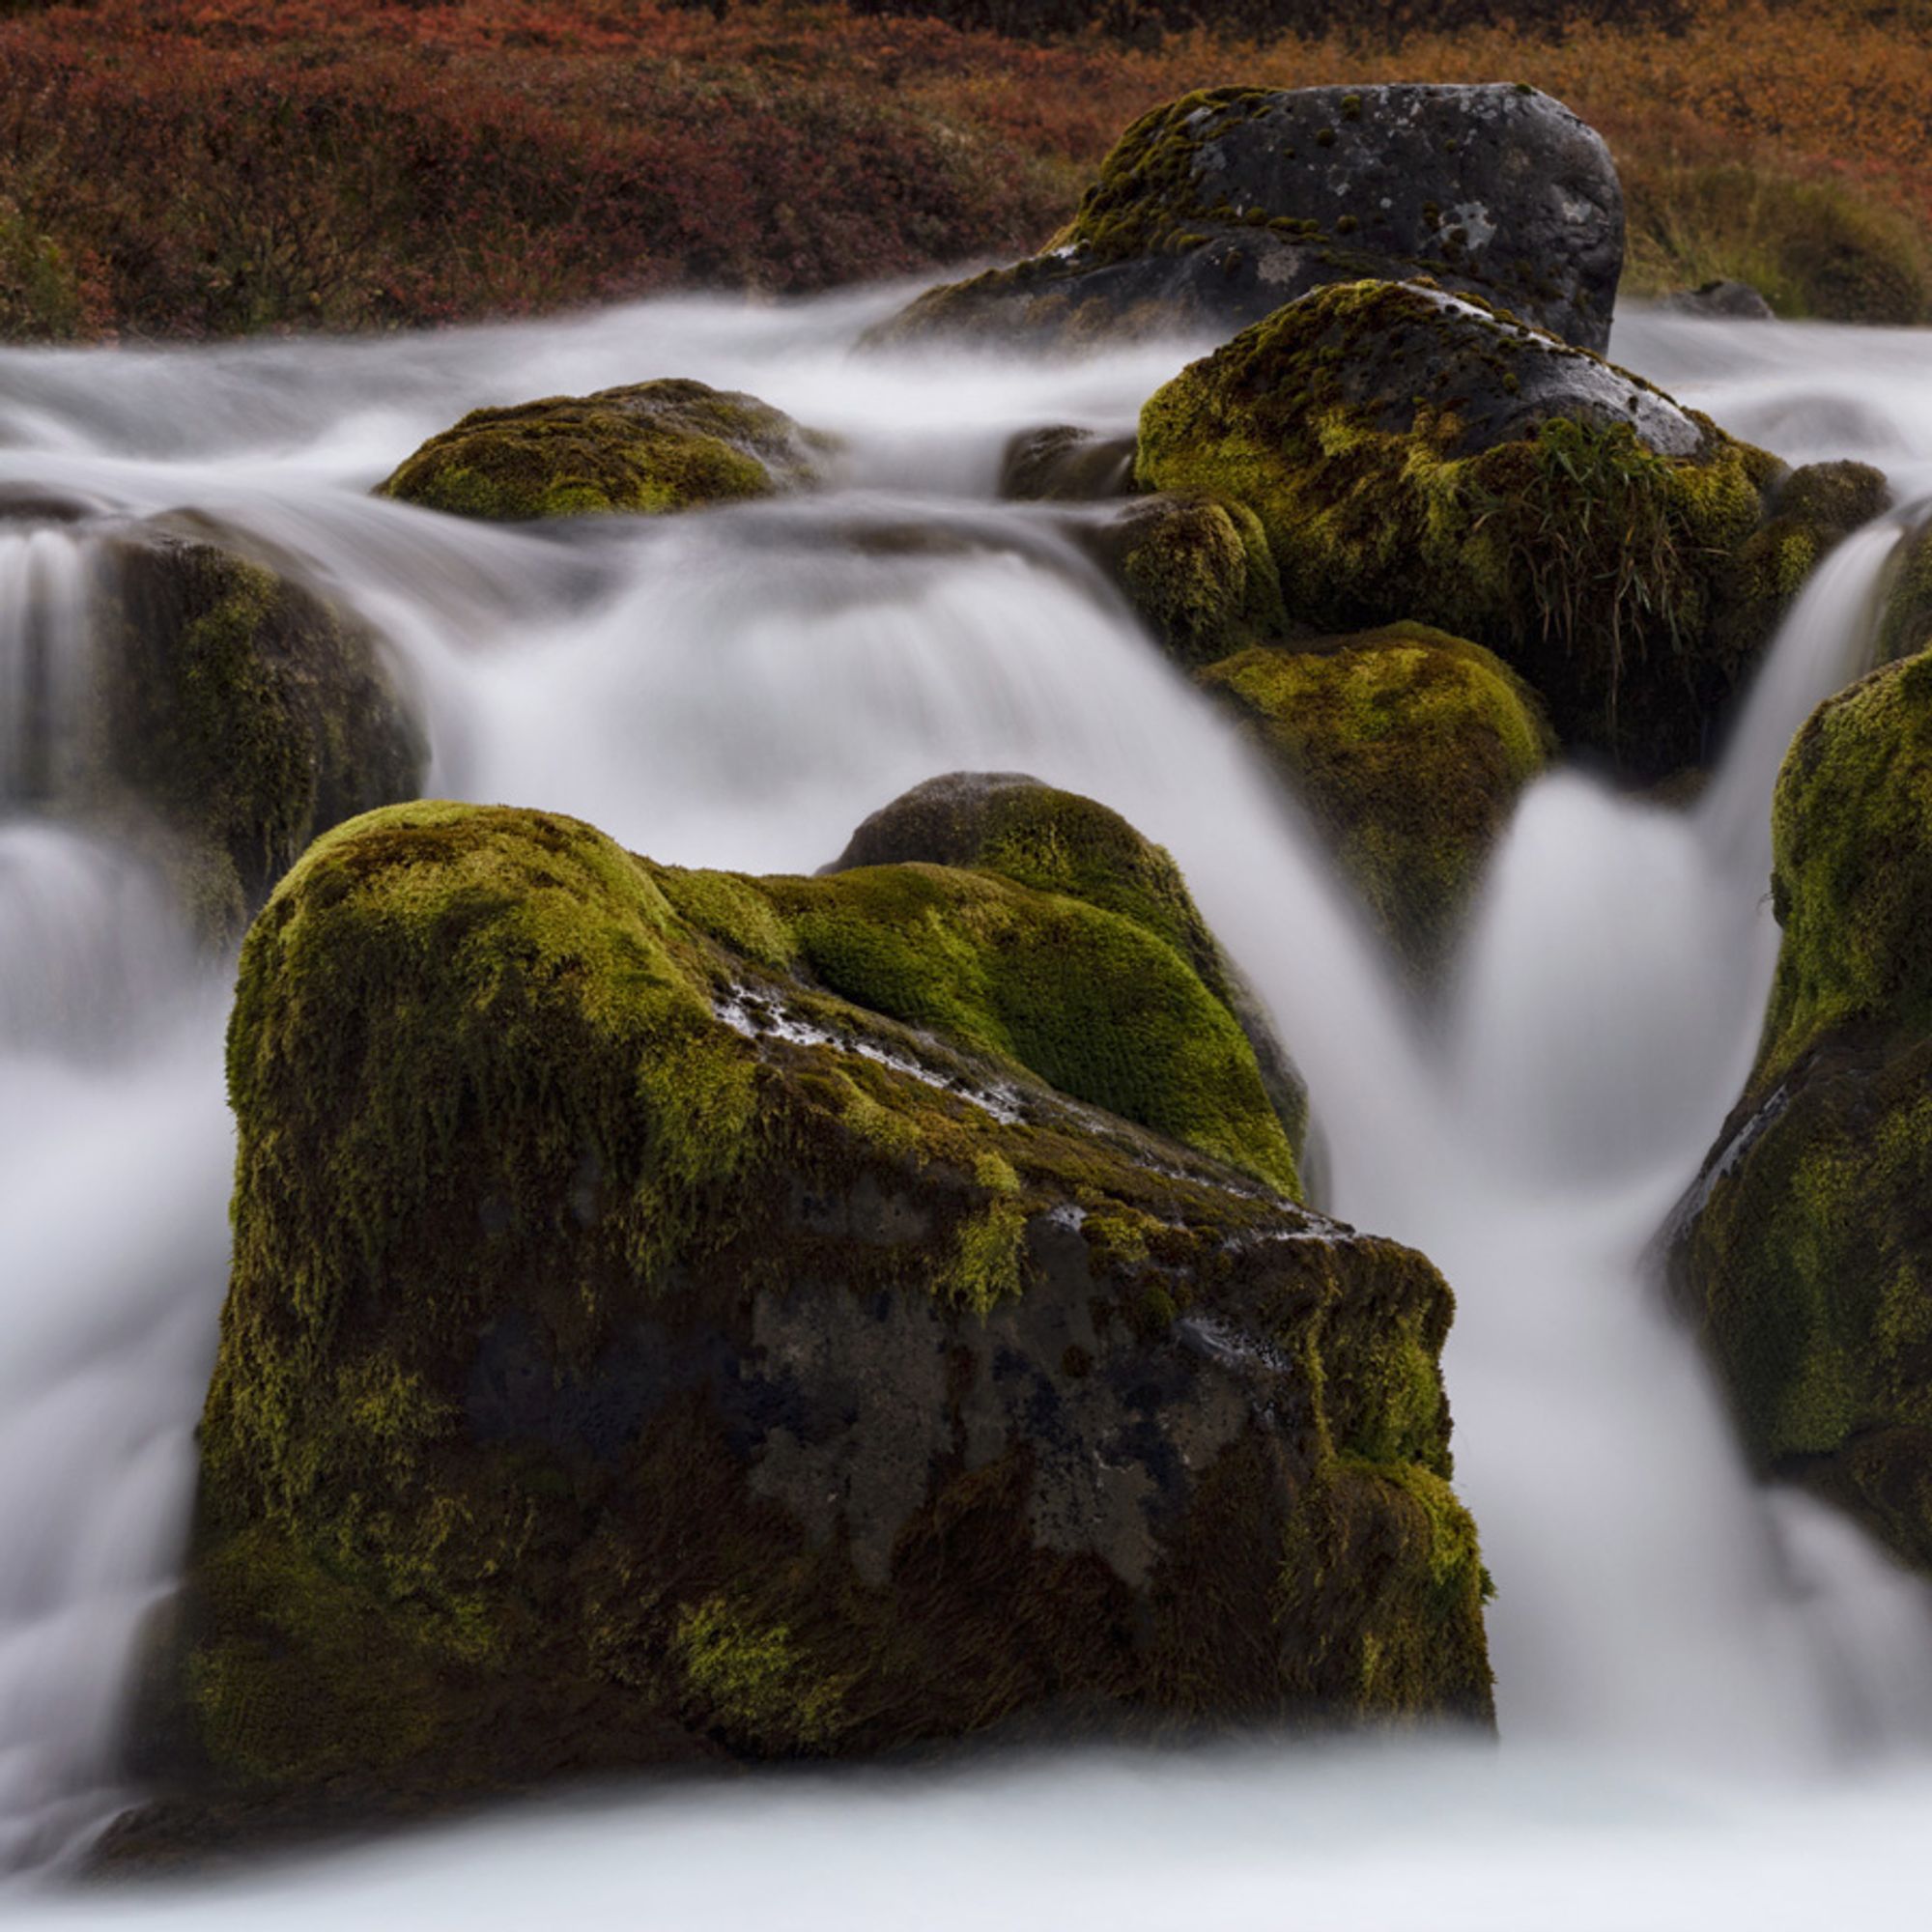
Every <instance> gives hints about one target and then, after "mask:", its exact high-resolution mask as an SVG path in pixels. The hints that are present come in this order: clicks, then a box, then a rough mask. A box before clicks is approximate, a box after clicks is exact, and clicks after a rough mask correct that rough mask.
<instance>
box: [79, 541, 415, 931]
mask: <svg viewBox="0 0 1932 1932" xmlns="http://www.w3.org/2000/svg"><path fill="white" fill-rule="evenodd" d="M98 609H99V616H98V621H97V623H96V626H95V636H96V652H97V661H96V666H95V682H96V685H97V687H98V694H99V695H98V702H99V729H98V738H99V743H98V745H97V746H96V747H95V752H96V773H95V781H94V803H95V804H96V805H97V806H99V807H105V808H106V809H109V810H112V808H113V806H114V804H115V802H116V801H117V800H121V799H131V800H132V801H133V802H135V803H136V804H138V806H139V807H140V808H141V809H142V810H143V811H144V812H147V813H152V814H153V815H154V816H155V817H156V818H157V819H158V820H159V822H160V825H161V827H162V828H163V831H164V834H165V837H164V841H163V849H162V851H161V853H160V856H161V858H162V860H163V863H164V864H165V865H166V866H167V867H168V869H169V870H170V871H171V872H172V874H173V876H174V879H175V882H176V885H177V887H178V888H179V889H180V891H181V892H182V893H183V895H185V898H186V899H187V901H188V911H189V913H190V916H191V918H192V921H193V923H194V924H195V925H196V926H197V927H198V928H199V929H200V930H201V931H202V932H203V933H204V934H206V935H207V936H209V937H211V938H214V939H217V940H222V941H226V942H232V940H233V938H234V937H235V936H236V935H237V934H239V932H240V930H241V926H242V924H243V923H245V919H246V916H247V915H248V914H249V913H252V912H253V911H254V909H255V908H256V907H257V906H259V905H260V904H261V902H262V901H263V899H264V898H266V897H267V895H268V894H269V890H270V887H271V886H272V885H273V884H274V883H275V881H276V880H277V879H278V878H280V877H281V875H282V873H283V872H284V871H286V870H287V869H288V867H290V866H291V865H292V864H294V862H295V860H296V858H297V857H298V854H299V853H300V852H301V850H302V849H303V847H304V846H306V845H307V844H308V842H309V840H310V839H311V838H314V837H315V836H316V835H317V834H318V833H321V832H325V831H327V829H328V828H329V827H330V826H332V825H335V824H338V823H340V822H341V821H342V820H343V819H345V818H351V817H354V816H355V814H356V813H358V812H362V811H366V810H370V809H371V808H373V807H376V806H380V805H388V804H393V803H395V802H397V801H399V800H403V799H409V798H413V797H414V796H415V795H416V793H417V791H418V789H419V788H420V785H421V781H422V774H423V770H424V767H425V765H426V763H427V753H426V747H425V744H424V739H423V735H422V731H421V728H420V726H419V725H418V724H417V723H416V720H415V718H414V716H413V715H412V710H411V708H410V706H409V704H408V703H407V701H406V700H405V698H404V696H403V695H402V692H401V690H400V689H399V686H398V682H397V676H396V671H395V668H394V667H393V665H392V664H391V663H390V661H389V659H388V656H387V654H386V653H385V651H384V647H383V645H382V642H381V640H380V639H378V638H377V637H376V635H375V634H374V633H373V632H371V631H370V630H369V629H368V628H367V627H366V626H365V625H363V624H361V623H359V622H358V621H356V620H355V618H353V617H351V616H348V615H346V614H345V613H344V612H342V611H339V610H337V609H335V608H334V607H332V606H331V605H329V604H327V603H326V602H325V601H324V600H323V599H322V598H320V597H318V596H317V595H315V594H314V593H312V592H311V591H309V590H306V589H304V588H303V587H301V586H300V585H299V584H297V583H295V582H291V581H289V580H288V579H286V578H283V577H280V576H277V575H276V574H275V573H274V572H273V571H270V570H268V569H266V568H264V567H263V566H262V565H260V564H258V563H255V562H252V561H250V560H249V559H247V558H245V557H242V556H240V555H238V554H236V553H234V552H233V551H230V550H225V549H223V548H221V547H219V546H217V545H214V544H210V543H201V542H194V541H188V540H185V539H183V538H179V537H173V536H165V535H148V534H142V535H137V536H133V537H129V538H127V539H124V540H121V541H119V542H117V543H115V544H114V545H113V546H111V548H110V549H109V550H108V552H107V554H106V556H105V559H104V562H103V565H102V569H101V574H100V584H99V607H98Z"/></svg>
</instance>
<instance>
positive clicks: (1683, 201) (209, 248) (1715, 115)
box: [0, 0, 1932, 341]
mask: <svg viewBox="0 0 1932 1932" xmlns="http://www.w3.org/2000/svg"><path fill="white" fill-rule="evenodd" d="M1505 13H1507V14H1509V15H1510V16H1512V18H1513V19H1514V21H1516V22H1518V23H1520V24H1510V23H1509V22H1507V21H1505V20H1503V19H1502V18H1501V17H1500V16H1501V15H1502V14H1505ZM1209 14H1211V16H1212V17H1211V20H1208V15H1209ZM933 16H943V17H933ZM1204 22H1205V24H1204ZM1498 75H1506V76H1509V77H1511V78H1518V79H1521V80H1524V81H1527V82H1529V83H1531V84H1533V85H1536V86H1538V87H1542V88H1545V89H1547V90H1548V91H1549V92H1550V93H1552V94H1555V95H1557V96H1559V97H1560V98H1561V99H1564V100H1566V101H1568V102H1569V103H1570V104H1571V105H1572V106H1574V107H1575V108H1576V109H1577V111H1578V112H1579V113H1580V114H1582V115H1583V116H1584V117H1585V118H1586V119H1587V120H1589V121H1590V122H1591V123H1592V124H1593V125H1594V126H1596V127H1598V128H1601V129H1602V130H1603V132H1604V133H1605V136H1606V138H1607V139H1608V140H1609V142H1610V144H1611V146H1612V148H1613V149H1614V151H1615V153H1616V156H1617V158H1618V161H1619V164H1620V166H1621V168H1622V170H1623V173H1624V177H1625V181H1626V184H1627V186H1628V188H1629V191H1630V199H1631V216H1632V219H1631V237H1632V247H1631V267H1630V272H1629V275H1628V277H1627V282H1626V286H1627V288H1631V289H1634V290H1636V291H1638V292H1650V291H1656V290H1662V289H1665V288H1672V287H1680V286H1695V285H1697V284H1699V283H1701V282H1703V281H1706V280H1709V279H1712V278H1714V277H1717V276H1738V277H1741V278H1743V279H1746V280H1749V281H1752V282H1754V283H1756V284H1757V285H1758V286H1760V287H1761V288H1763V290H1764V291H1765V293H1766V294H1767V295H1768V296H1769V297H1770V298H1771V300H1772V302H1773V304H1774V306H1776V307H1777V308H1779V309H1780V310H1782V311H1783V312H1785V313H1788V314H1821V315H1828V316H1842V317H1847V318H1851V319H1858V320H1872V321H1895V322H1907V321H1915V320H1918V319H1919V318H1920V317H1921V316H1922V315H1923V314H1924V313H1925V312H1926V310H1927V308H1928V291H1932V273H1928V267H1927V264H1928V259H1932V250H1928V244H1927V239H1926V236H1927V215H1928V210H1932V152H1929V151H1928V150H1927V148H1926V146H1925V142H1924V129H1925V128H1926V126H1927V125H1928V123H1932V7H1927V6H1924V5H1918V4H1897V5H1891V6H1882V5H1878V4H1874V0H1808V4H1805V5H1804V6H1803V7H1802V8H1800V7H1799V6H1798V5H1797V4H1796V0H1781V3H1780V0H1704V4H1696V0H1667V4H1666V0H1660V4H1659V5H1656V6H1642V7H1611V6H1608V5H1605V4H1593V0H1583V4H1577V3H1576V0H1519V3H1518V4H1516V5H1512V6H1509V7H1507V8H1504V7H1501V6H1492V5H1490V4H1488V0H1452V4H1449V5H1431V6H1421V5H1417V4H1412V0H1374V3H1373V4H1367V5H1360V6H1350V7H1343V6H1340V5H1338V4H1336V0H1247V4H1241V5H1236V6H1234V7H1221V6H1215V7H1212V8H1209V7H1207V6H1206V5H1204V4H1203V3H1202V0H858V4H856V5H854V6H851V7H846V6H832V5H809V4H783V0H750V4H738V0H703V3H702V4H699V5H685V6H679V5H675V4H669V0H600V4H598V5H595V6H589V7H580V6H565V5H563V4H561V0H443V4H422V3H421V0H338V4H335V5H330V6H324V5H322V4H320V0H292V4H280V0H275V3H274V4H271V0H197V4H193V5H185V6H184V5H179V4H164V0H96V4H94V5H91V6H43V5H25V6H22V5H20V4H19V0H12V4H0V340H15V341H20V340H47V339H54V340H67V339H88V338H99V337H102V336H112V335H116V334H122V335H140V336H197V335H209V334H222V333H235V332H241V331H244V330H251V329H262V328H271V329H291V328H302V327H332V328H380V327H395V326H403V325H412V324H422V323H435V322H440V321H448V320H453V319H459V318H467V317H472V316H480V315H516V314H527V313H534V312H541V311H544V310H549V309H554V308H559V307H565V306H569V305H572V304H578V303H582V302H588V301H596V300H605V299H611V298H622V297H627V296H635V295H641V294H645V293H648V292H650V291H652V290H657V289H664V288H669V287H678V286H696V285H710V286H726V287H748V288H755V289H760V290H766V291H771V292H775V293H802V292H808V291H810V290H814V289H819V288H824V287H828V286H833V285H836V284H838V283H840V282H846V281H852V280H856V279H860V278H864V277H873V276H877V275H880V274H895V273H913V272H917V271H919V270H923V269H927V268H931V267H936V266H938V265H941V264H944V263H950V262H956V261H960V260H964V259H968V258H973V257H980V258H998V257H1012V256H1016V255H1020V254H1024V253H1027V252H1029V251H1031V250H1032V249H1033V248H1035V247H1037V245H1038V244H1039V243H1040V242H1041V241H1043V240H1044V239H1045V238H1046V237H1047V236H1048V235H1050V234H1051V233H1052V232H1053V230H1054V229H1055V228H1057V227H1058V226H1059V225H1060V223H1061V222H1062V221H1064V220H1065V217H1066V215H1067V213H1069V212H1070V210H1071V208H1072V206H1073V203H1074V201H1075V199H1076V198H1077V194H1078V190H1079V187H1080V185H1081V183H1082V182H1083V180H1084V179H1085V178H1086V176H1087V175H1088V174H1089V173H1090V171H1091V170H1092V168H1093V167H1094V163H1095V162H1096V161H1097V160H1098V159H1099V157H1100V156H1101V155H1102V154H1104V153H1105V151H1106V149H1107V148H1108V146H1109V145H1110V144H1111V143H1112V141H1113V140H1114V139H1115V138H1116V136H1117V135H1118V134H1119V133H1120V131H1121V129H1122V128H1124V127H1125V126H1126V125H1127V123H1128V122H1129V121H1131V120H1132V119H1133V118H1134V117H1135V116H1136V115H1137V114H1139V113H1141V112H1143V111H1144V110H1145V109H1146V108H1148V107H1149V106H1151V105H1152V104H1153V103H1155V102H1157V101H1160V100H1163V99H1171V98H1173V97H1174V96H1176V95H1179V94H1181V93H1184V92H1186V91H1187V90H1188V89H1190V88H1192V87H1196V86H1200V85H1203V84H1211V83H1214V82H1219V81H1228V80H1241V81H1246V82H1251V83H1256V84H1263V85H1272V86H1285V87H1294V86H1305V85H1311V84H1315V83H1319V82H1338V81H1349V80H1364V81H1368V80H1378V79H1394V78H1406V79H1417V80H1468V79H1493V78H1495V77H1497V76H1498Z"/></svg>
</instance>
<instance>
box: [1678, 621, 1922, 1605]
mask: <svg viewBox="0 0 1932 1932" xmlns="http://www.w3.org/2000/svg"><path fill="white" fill-rule="evenodd" d="M1773 829H1774V838H1775V846H1776V869H1775V872H1774V877H1773V903H1774V906H1775V907H1776V913H1777V917H1778V920H1779V922H1780V923H1781V924H1782V925H1783V927H1784V943H1783V948H1782V951H1781V952H1780V954H1779V957H1778V965H1777V977H1776V985H1775V987H1774V990H1773V993H1772V1000H1771V1008H1770V1011H1769V1014H1768V1016H1767V1019H1766V1022H1765V1032H1764V1038H1763V1043H1762V1046H1761V1048H1760V1051H1759V1056H1758V1062H1757V1065H1756V1067H1755V1069H1754V1070H1753V1072H1752V1074H1751V1077H1750V1081H1749V1084H1748V1086H1747V1090H1746V1093H1745V1094H1744V1097H1743V1099H1742V1100H1741V1101H1740V1103H1739V1105H1738V1107H1737V1109H1736V1110H1735V1112H1734V1113H1733V1115H1732V1117H1731V1120H1730V1121H1729V1122H1728V1123H1727V1125H1726V1127H1725V1129H1724V1132H1723V1134H1722V1136H1721V1137H1720V1139H1719V1143H1718V1146H1717V1147H1716V1148H1715V1149H1714V1150H1713V1151H1712V1153H1711V1156H1710V1159H1709V1160H1708V1161H1707V1162H1706V1164H1705V1169H1704V1173H1703V1175H1702V1176H1701V1178H1700V1179H1699V1180H1698V1182H1697V1184H1696V1186H1695V1188H1694V1189H1693V1191H1692V1193H1691V1195H1690V1199H1689V1201H1688V1202H1687V1204H1686V1206H1685V1208H1684V1209H1683V1210H1682V1212H1681V1214H1680V1218H1679V1225H1678V1231H1677V1235H1676V1238H1675V1242H1674V1250H1673V1272H1674V1277H1675V1282H1676V1287H1677V1290H1678V1293H1679V1294H1680V1295H1681V1297H1682V1298H1683V1299H1684V1301H1685V1302H1686V1304H1687V1306H1688V1307H1689V1308H1690V1311H1691V1313H1692V1315H1693V1317H1694V1319H1695V1320H1696V1321H1698V1323H1699V1325H1700V1326H1701V1328H1702V1331H1703V1334H1704V1336H1705V1339H1706V1341H1707V1343H1708V1345H1709V1347H1710V1350H1711V1352H1712V1354H1713V1356H1714V1357H1715V1359H1716V1361H1717V1364H1718V1367H1719V1372H1720V1374H1721V1376H1722V1378H1723V1380H1724V1383H1725V1385H1726V1387H1727V1388H1728V1390H1729V1392H1730V1395H1731V1397H1732V1400H1733V1403H1734V1406H1735V1407H1736V1410H1737V1414H1738V1417H1739V1420H1740V1423H1741V1425H1742V1430H1743V1434H1744V1437H1745V1441H1746V1443H1747V1447H1748V1449H1749V1451H1750V1453H1751V1455H1752V1457H1753V1458H1754V1459H1755V1461H1756V1463H1758V1465H1759V1466H1760V1467H1761V1468H1762V1469H1764V1470H1766V1471H1768V1472H1770V1473H1773V1474H1776V1475H1781V1476H1786V1477H1790V1478H1794V1479H1798V1480H1803V1481H1804V1482H1807V1483H1809V1484H1811V1485H1812V1486H1813V1487H1815V1488H1817V1489H1819V1490H1820V1491H1822V1492H1825V1493H1826V1494H1828V1495H1832V1496H1833V1497H1835V1498H1836V1499H1838V1500H1839V1501H1841V1502H1843V1503H1844V1504H1846V1505H1847V1506H1848V1507H1849V1508H1851V1509H1852V1510H1853V1511H1854V1512H1855V1513H1856V1514H1858V1515H1859V1516H1860V1517H1861V1518H1862V1519H1863V1520H1865V1521H1866V1522H1867V1523H1869V1524H1870V1525H1871V1526H1872V1527H1873V1528H1874V1529H1875V1530H1876V1531H1877V1532H1878V1533H1879V1534H1880V1535H1882V1536H1883V1537H1885V1538H1886V1539H1887V1540H1888V1541H1889V1543H1890V1544H1891V1545H1892V1546H1893V1547H1894V1548H1896V1549H1898V1550H1899V1551H1900V1552H1901V1553H1902V1554H1903V1555H1905V1556H1906V1557H1908V1558H1909V1559H1910V1560H1911V1561H1913V1562H1914V1563H1916V1564H1918V1566H1919V1567H1921V1568H1923V1569H1927V1570H1932V655H1920V656H1917V657H1913V658H1910V659H1907V660H1905V661H1903V662H1902V663H1898V664H1894V665H1891V666H1889V667H1887V668H1883V669H1881V670H1878V671H1875V672H1874V673H1872V674H1871V675H1870V676H1869V677H1867V678H1865V679H1864V680H1862V681H1861V683H1859V684H1856V685H1854V686H1853V687H1852V688H1851V689H1850V690H1849V691H1847V692H1845V693H1844V694H1842V695H1841V696H1838V697H1836V698H1834V699H1833V700H1832V701H1831V702H1829V703H1827V704H1826V705H1824V706H1823V707H1821V708H1820V709H1819V711H1817V712H1816V713H1815V714H1814V715H1813V717H1812V718H1811V720H1810V722H1809V723H1808V724H1807V725H1805V726H1804V730H1803V731H1802V732H1801V733H1800V734H1799V736H1798V738H1797V740H1796V741H1795V743H1794V744H1793V746H1792V749H1791V752H1790V753H1789V755H1788V757H1787V758H1786V761H1785V766H1784V770H1783V772H1782V774H1781V776H1780V778H1779V781H1778V789H1777V800H1776V812H1775V817H1774V826H1773Z"/></svg>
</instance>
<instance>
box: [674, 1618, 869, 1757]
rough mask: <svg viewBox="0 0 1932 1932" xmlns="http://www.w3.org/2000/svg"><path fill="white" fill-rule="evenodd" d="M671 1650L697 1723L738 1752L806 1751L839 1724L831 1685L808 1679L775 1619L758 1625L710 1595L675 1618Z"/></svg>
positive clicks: (805, 1664)
mask: <svg viewBox="0 0 1932 1932" xmlns="http://www.w3.org/2000/svg"><path fill="white" fill-rule="evenodd" d="M671 1648H672V1653H673V1655H674V1656H675V1658H676V1660H677V1662H678V1665H679V1667H680V1669H681V1670H682V1671H683V1673H684V1681H685V1686H686V1690H687V1693H688V1695H689V1696H690V1697H691V1699H692V1700H693V1702H694V1703H695V1704H696V1717H697V1719H698V1721H699V1722H701V1723H704V1724H706V1725H708V1726H711V1727H714V1728H716V1729H717V1730H718V1731H719V1732H720V1733H722V1734H723V1736H724V1737H725V1739H726V1740H727V1741H728V1742H729V1743H730V1744H731V1745H732V1746H733V1747H736V1748H738V1749H740V1750H749V1751H752V1752H754V1753H756V1754H757V1755H759V1756H763V1757H780V1756H785V1755H789V1754H793V1753H796V1752H800V1751H812V1750H815V1749H818V1748H820V1747H823V1746H825V1745H827V1744H829V1743H830V1742H831V1741H832V1739H833V1738H834V1737H835V1736H836V1735H837V1733H838V1729H839V1727H840V1720H841V1719H842V1717H843V1713H842V1712H841V1711H840V1709H839V1705H840V1702H841V1691H840V1689H839V1687H838V1685H837V1684H836V1683H827V1682H824V1681H823V1680H821V1679H820V1678H819V1677H817V1676H816V1674H815V1673H814V1672H813V1671H812V1669H811V1667H810V1663H809V1662H807V1661H806V1659H805V1658H804V1657H803V1656H801V1654H800V1652H799V1649H798V1646H797V1645H796V1644H795V1643H794V1642H793V1640H792V1634H791V1633H790V1631H789V1630H787V1629H786V1628H785V1626H784V1625H782V1624H776V1625H771V1626H767V1627H759V1626H757V1625H755V1624H753V1623H750V1622H748V1621H747V1619H746V1618H745V1616H744V1615H743V1614H741V1613H740V1612H739V1611H738V1610H737V1609H735V1608H734V1607H733V1606H732V1605H731V1604H730V1603H729V1602H727V1601H726V1600H725V1598H723V1597H711V1598H707V1599H706V1600H705V1601H704V1602H703V1603H701V1604H693V1605H689V1606H688V1607H687V1608H686V1609H685V1610H684V1611H683V1612H682V1613H681V1614H680V1615H679V1617H678V1620H677V1633H676V1635H675V1636H674V1637H673V1639H672V1644H671Z"/></svg>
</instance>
